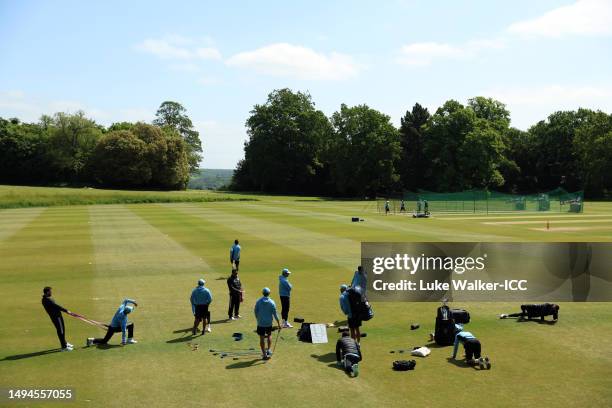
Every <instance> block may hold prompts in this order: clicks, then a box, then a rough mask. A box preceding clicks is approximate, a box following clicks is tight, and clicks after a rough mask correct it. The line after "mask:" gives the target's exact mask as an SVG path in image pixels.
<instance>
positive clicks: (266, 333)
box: [255, 288, 281, 360]
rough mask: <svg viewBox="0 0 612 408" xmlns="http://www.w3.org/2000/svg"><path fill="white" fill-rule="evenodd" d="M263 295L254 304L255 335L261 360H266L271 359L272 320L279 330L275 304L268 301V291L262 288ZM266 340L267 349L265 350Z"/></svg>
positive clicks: (270, 300)
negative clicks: (257, 339)
mask: <svg viewBox="0 0 612 408" xmlns="http://www.w3.org/2000/svg"><path fill="white" fill-rule="evenodd" d="M261 293H262V294H263V296H262V297H260V298H259V299H258V300H257V302H255V318H256V319H257V334H258V335H259V347H260V348H261V354H262V358H263V359H264V360H268V359H269V358H270V357H272V352H271V351H270V348H271V347H272V318H274V320H276V325H277V326H278V330H280V329H281V325H280V322H279V321H278V314H277V313H276V304H275V303H274V301H273V300H272V299H270V289H268V288H263V290H262V291H261ZM266 339H267V341H268V347H267V348H266Z"/></svg>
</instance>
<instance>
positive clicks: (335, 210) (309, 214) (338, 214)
mask: <svg viewBox="0 0 612 408" xmlns="http://www.w3.org/2000/svg"><path fill="white" fill-rule="evenodd" d="M247 206H248V208H251V209H256V210H258V211H260V212H268V213H276V214H278V215H282V217H283V220H295V221H296V222H302V223H304V228H309V226H310V225H311V223H310V222H309V220H312V219H317V220H320V221H325V222H328V223H330V224H329V225H328V228H329V230H330V233H331V234H337V235H338V236H341V237H349V238H351V239H354V240H357V241H368V240H369V241H400V242H401V241H440V240H441V239H440V237H449V238H448V239H446V240H448V241H488V240H497V241H499V240H512V237H511V236H508V235H502V234H499V235H497V234H496V235H493V234H490V228H489V231H487V233H485V232H484V230H485V229H484V228H481V231H474V232H468V231H466V230H465V229H464V230H461V231H457V230H456V228H451V227H450V226H446V225H444V224H442V223H440V222H439V221H437V220H435V219H413V218H412V217H404V216H401V217H400V216H384V215H382V214H377V213H373V214H370V215H369V216H363V214H360V213H357V212H355V211H347V210H345V209H343V208H341V207H339V206H337V207H332V206H329V205H328V206H326V208H329V211H313V210H307V209H303V208H295V207H294V206H293V205H292V204H291V203H278V204H276V205H266V204H263V203H262V204H261V205H257V204H248V205H247ZM353 216H362V217H363V218H364V220H365V221H364V222H359V223H353V222H351V217H353ZM300 220H301V221H300ZM317 227H319V226H317ZM324 227H325V226H324ZM476 229H477V228H476Z"/></svg>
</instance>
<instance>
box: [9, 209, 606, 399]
mask: <svg viewBox="0 0 612 408" xmlns="http://www.w3.org/2000/svg"><path fill="white" fill-rule="evenodd" d="M434 215H435V214H434ZM351 216H361V217H362V218H364V219H365V222H362V223H351V222H350V217H351ZM547 220H549V221H550V229H549V230H546V228H545V223H546V221H547ZM234 238H239V239H240V240H241V244H242V246H243V254H242V263H241V279H242V281H243V285H244V286H245V289H246V298H245V302H244V303H243V304H242V309H241V314H242V316H243V319H241V320H239V321H235V322H231V323H228V322H225V321H224V319H225V318H226V307H227V306H226V305H227V293H226V292H227V290H226V283H225V278H226V277H227V275H228V273H229V261H228V251H229V247H230V244H231V241H232V240H233V239H234ZM524 240H527V241H610V240H612V204H611V203H587V204H586V207H585V213H584V214H578V215H576V214H574V215H567V214H549V215H543V214H521V215H517V214H498V215H490V216H484V215H476V216H473V215H465V214H464V215H441V216H437V217H435V218H431V219H412V218H410V217H403V216H388V217H385V216H382V215H379V214H377V213H376V205H375V203H372V202H354V201H352V202H351V201H345V202H335V201H319V200H316V199H313V200H309V199H292V198H284V197H268V198H266V197H260V200H259V201H252V202H205V203H168V204H133V205H91V206H70V207H49V208H23V209H6V210H1V211H0V260H1V262H0V310H1V312H0V318H1V319H0V321H1V322H2V325H1V326H0V387H26V386H37V387H45V388H48V387H67V386H69V387H73V388H74V389H75V390H76V402H75V403H72V404H71V405H70V406H78V407H81V406H84V407H108V406H125V407H131V406H152V407H167V406H221V407H225V406H228V407H229V406H231V407H242V406H256V407H260V406H261V407H264V406H273V407H277V406H315V405H316V406H318V407H332V406H340V405H342V404H350V406H364V407H366V406H370V407H371V406H374V407H387V406H388V407H394V406H397V407H399V406H407V405H409V406H424V407H425V406H427V407H431V406H444V407H450V406H452V407H458V406H487V407H491V406H493V407H497V406H508V407H510V406H521V407H525V406H526V407H569V406H571V407H576V406H592V407H604V406H612V389H611V387H610V385H611V383H610V377H611V374H612V369H611V367H612V351H611V350H612V304H609V303H571V304H570V303H564V304H562V305H561V313H560V321H559V322H558V323H557V324H556V325H554V326H551V325H541V324H537V323H529V322H526V323H516V322H515V321H506V320H499V319H497V316H496V315H497V314H498V313H501V312H507V311H514V310H515V309H516V308H517V306H518V305H516V304H504V303H466V304H460V305H456V306H462V307H465V308H467V309H468V310H469V311H470V313H471V315H472V322H471V323H470V324H469V325H468V327H469V329H470V331H472V332H473V333H474V334H476V335H477V336H478V337H479V338H480V340H481V341H482V343H483V351H484V353H485V354H487V355H489V356H490V357H491V358H492V361H493V369H492V370H490V371H478V370H475V369H472V368H468V367H463V366H458V365H456V364H454V363H453V362H450V361H449V360H448V357H449V356H450V354H451V348H433V349H432V354H431V355H430V356H429V357H427V358H425V359H419V360H418V361H417V366H416V369H415V371H413V372H407V373H406V372H405V373H397V372H393V371H392V370H391V363H392V361H393V360H394V359H397V358H398V355H397V354H390V353H389V352H390V350H394V349H406V348H412V347H413V346H416V345H423V344H426V343H427V333H429V331H431V330H432V329H433V324H434V317H435V308H436V307H437V305H436V304H433V303H377V304H375V305H374V309H375V311H376V316H375V318H374V319H373V320H371V321H369V322H367V323H365V327H364V331H365V332H367V333H368V337H366V338H364V339H363V341H362V349H363V353H364V361H363V363H362V368H361V374H360V376H359V377H358V378H355V379H352V378H348V377H347V376H346V375H345V374H344V373H343V372H342V371H341V370H339V369H337V368H336V367H335V366H334V360H335V356H334V354H333V353H334V345H335V339H336V338H337V334H336V333H335V330H329V331H328V334H329V337H330V342H329V344H323V345H312V344H304V343H299V342H298V341H297V340H296V336H295V332H296V330H295V329H293V330H287V331H283V332H282V338H281V340H279V342H278V346H277V350H276V353H275V355H274V357H273V359H272V360H270V361H269V362H266V363H263V362H262V361H259V360H255V359H251V358H241V359H240V360H233V359H229V360H228V359H220V358H219V357H218V356H213V355H212V354H211V353H209V352H208V350H209V349H210V348H214V349H218V348H223V349H231V348H244V347H257V339H256V335H255V333H253V329H254V328H255V327H254V326H255V323H254V318H253V316H252V307H253V304H254V302H255V300H256V298H257V297H258V294H259V292H260V290H261V288H262V287H263V286H270V287H271V288H272V297H273V298H274V299H276V300H277V303H279V302H278V294H277V280H278V278H277V277H278V275H279V272H280V270H281V268H282V267H284V266H286V267H289V268H290V269H291V270H292V271H293V274H292V275H291V281H292V282H293V284H294V293H293V297H292V313H291V315H290V318H291V319H292V318H293V317H294V316H296V315H298V316H303V317H305V318H306V319H307V320H310V321H317V322H335V321H342V320H344V318H343V316H342V314H341V312H340V310H339V307H338V286H339V285H340V284H341V283H343V282H347V281H350V279H351V277H352V272H353V270H354V267H355V266H356V265H357V264H358V263H359V257H360V242H361V241H524ZM201 276H204V277H205V278H206V280H207V285H208V286H209V287H210V288H211V289H212V291H213V296H214V300H213V304H212V320H213V321H214V322H216V323H215V324H213V333H211V334H207V335H205V336H202V337H200V336H199V337H196V338H194V339H191V338H190V336H189V335H188V333H187V331H186V330H187V329H188V328H189V327H190V326H191V324H192V322H193V320H192V316H191V309H190V306H189V300H188V298H189V294H190V291H191V289H192V288H193V287H194V285H195V282H196V280H197V279H198V278H199V277H201ZM45 285H51V286H53V287H54V288H55V289H54V297H55V298H56V300H57V301H58V303H60V304H62V305H63V306H65V307H67V308H68V309H70V310H72V311H75V312H78V313H81V314H83V315H86V316H88V317H91V318H93V319H96V320H102V321H107V320H110V318H111V317H112V315H113V313H114V311H115V309H116V308H117V306H118V305H119V303H120V301H121V300H122V299H123V298H124V297H132V298H134V299H136V300H137V301H138V302H139V307H138V308H137V310H136V311H135V312H134V314H133V315H131V320H132V321H133V322H134V323H135V331H136V336H135V338H136V339H138V340H139V344H137V345H133V346H126V347H119V346H117V344H118V343H119V341H120V337H119V335H115V337H114V338H113V340H111V344H112V345H113V346H112V347H109V348H105V349H102V348H95V347H91V348H83V346H84V342H85V338H86V337H88V336H94V335H96V336H98V335H101V334H102V332H101V330H99V329H97V328H95V327H93V326H88V325H85V324H83V323H82V322H80V321H77V320H75V319H71V318H69V317H67V318H66V326H67V335H68V336H67V337H68V341H70V342H72V343H73V344H75V350H74V351H73V352H72V353H59V352H56V350H55V347H57V338H56V335H55V332H54V329H53V326H52V325H51V323H50V322H49V318H48V317H47V315H46V314H45V312H44V310H43V309H42V307H41V305H40V292H41V289H42V287H43V286H45ZM414 322H418V323H420V324H421V328H420V329H419V330H415V331H411V330H409V326H410V324H411V323H414ZM237 331H239V332H243V333H245V339H244V340H243V341H241V342H234V341H233V340H232V338H231V334H232V333H233V332H237ZM189 343H198V344H199V350H197V351H192V350H193V349H192V348H191V347H190V346H189ZM30 405H31V406H44V404H30ZM48 405H49V406H58V405H57V404H56V403H49V404H48ZM10 406H19V405H18V404H11V405H10Z"/></svg>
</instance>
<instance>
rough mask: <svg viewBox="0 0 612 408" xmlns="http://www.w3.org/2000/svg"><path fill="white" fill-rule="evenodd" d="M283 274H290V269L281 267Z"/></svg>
mask: <svg viewBox="0 0 612 408" xmlns="http://www.w3.org/2000/svg"><path fill="white" fill-rule="evenodd" d="M283 275H285V276H287V275H291V271H289V269H287V268H284V269H283Z"/></svg>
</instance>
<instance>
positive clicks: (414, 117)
mask: <svg viewBox="0 0 612 408" xmlns="http://www.w3.org/2000/svg"><path fill="white" fill-rule="evenodd" d="M430 117H431V115H430V114H429V111H428V110H427V108H424V107H423V106H421V105H420V104H418V103H416V104H415V105H414V106H413V107H412V110H411V111H407V112H406V114H405V115H404V117H403V118H401V126H400V129H399V132H400V140H401V147H402V154H401V159H400V165H399V170H400V172H401V181H402V185H403V187H404V188H405V189H407V190H410V191H416V190H417V189H418V188H421V187H423V175H424V173H425V169H426V168H427V167H428V164H427V162H426V160H425V154H424V151H423V143H424V141H423V138H424V134H425V127H426V125H427V122H428V121H429V118H430Z"/></svg>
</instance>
